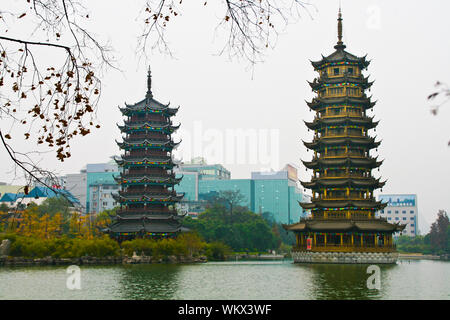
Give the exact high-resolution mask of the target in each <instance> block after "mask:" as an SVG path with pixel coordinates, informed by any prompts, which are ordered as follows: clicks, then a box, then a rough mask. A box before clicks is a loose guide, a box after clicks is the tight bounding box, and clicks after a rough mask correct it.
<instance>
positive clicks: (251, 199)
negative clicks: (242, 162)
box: [175, 162, 308, 223]
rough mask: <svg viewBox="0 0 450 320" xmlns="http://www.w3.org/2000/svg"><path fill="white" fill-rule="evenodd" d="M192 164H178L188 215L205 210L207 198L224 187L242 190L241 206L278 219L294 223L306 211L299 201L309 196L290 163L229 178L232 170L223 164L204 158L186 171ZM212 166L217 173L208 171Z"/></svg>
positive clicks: (185, 208)
mask: <svg viewBox="0 0 450 320" xmlns="http://www.w3.org/2000/svg"><path fill="white" fill-rule="evenodd" d="M191 168H192V167H191V166H190V165H188V167H187V169H186V165H185V164H181V165H180V166H179V168H178V169H177V177H183V180H182V182H181V183H180V184H179V185H177V186H176V187H175V189H176V190H177V192H183V193H184V194H185V197H184V198H183V201H182V202H181V203H182V204H183V205H182V210H184V211H185V212H186V213H187V214H188V215H189V216H193V217H195V216H196V215H197V214H198V213H200V212H203V211H204V210H205V207H206V203H207V201H208V200H209V199H211V198H214V197H215V196H217V195H218V194H219V192H221V191H239V192H240V194H241V195H242V196H243V200H242V201H241V203H239V205H240V206H245V207H247V208H248V209H249V210H250V211H252V212H255V213H259V214H262V213H269V214H270V216H271V218H272V219H273V220H274V221H276V222H279V223H293V222H295V221H298V220H299V219H300V217H301V216H302V215H304V212H303V210H302V208H301V207H299V205H298V202H299V201H304V202H307V201H308V200H307V199H306V197H305V195H304V194H303V193H302V192H301V190H300V189H299V188H298V178H297V169H296V168H295V167H293V166H291V165H287V166H285V167H284V168H283V169H282V170H281V171H276V172H252V173H251V178H250V179H230V177H231V174H230V172H229V171H228V170H227V169H225V168H224V167H223V166H222V165H220V164H214V165H209V164H206V162H202V164H196V165H195V172H189V171H187V170H189V169H191ZM211 168H214V170H215V173H213V172H212V171H207V170H211ZM224 173H225V174H224ZM204 175H206V177H205V176H204ZM212 176H215V177H216V178H215V179H214V178H213V177H212ZM180 208H181V207H180Z"/></svg>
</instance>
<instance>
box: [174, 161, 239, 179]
mask: <svg viewBox="0 0 450 320" xmlns="http://www.w3.org/2000/svg"><path fill="white" fill-rule="evenodd" d="M175 172H183V173H184V172H196V173H198V176H199V179H201V180H229V179H230V178H231V173H230V171H228V170H227V169H226V168H224V166H222V165H221V164H207V163H206V161H205V159H203V158H194V159H192V160H191V162H187V163H182V164H180V166H179V168H177V169H176V170H175Z"/></svg>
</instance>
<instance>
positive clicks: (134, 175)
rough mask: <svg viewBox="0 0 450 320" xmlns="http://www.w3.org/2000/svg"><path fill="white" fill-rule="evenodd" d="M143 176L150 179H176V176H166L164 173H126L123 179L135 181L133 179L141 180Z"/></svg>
mask: <svg viewBox="0 0 450 320" xmlns="http://www.w3.org/2000/svg"><path fill="white" fill-rule="evenodd" d="M143 176H146V177H149V178H161V179H167V178H172V179H174V178H175V175H171V174H169V173H168V174H164V173H145V172H141V173H124V174H122V178H123V179H133V178H141V177H143Z"/></svg>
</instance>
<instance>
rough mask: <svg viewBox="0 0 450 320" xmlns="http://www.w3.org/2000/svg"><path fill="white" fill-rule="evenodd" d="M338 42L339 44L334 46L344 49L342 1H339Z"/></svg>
mask: <svg viewBox="0 0 450 320" xmlns="http://www.w3.org/2000/svg"><path fill="white" fill-rule="evenodd" d="M337 20H338V42H337V45H335V46H334V48H335V49H344V48H345V45H344V43H343V42H342V12H341V3H340V2H339V13H338V19H337Z"/></svg>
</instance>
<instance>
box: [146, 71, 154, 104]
mask: <svg viewBox="0 0 450 320" xmlns="http://www.w3.org/2000/svg"><path fill="white" fill-rule="evenodd" d="M147 96H148V97H153V94H152V71H151V70H150V66H148V73H147Z"/></svg>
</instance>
